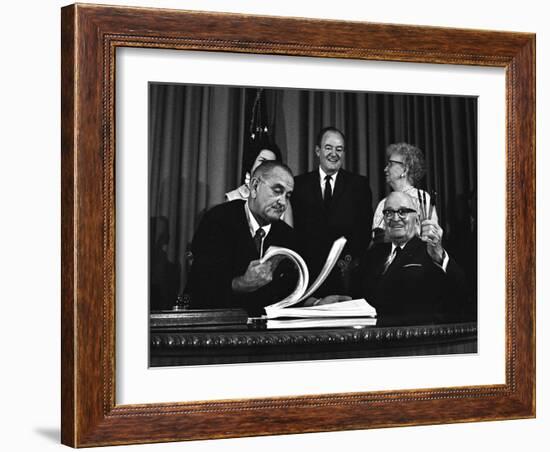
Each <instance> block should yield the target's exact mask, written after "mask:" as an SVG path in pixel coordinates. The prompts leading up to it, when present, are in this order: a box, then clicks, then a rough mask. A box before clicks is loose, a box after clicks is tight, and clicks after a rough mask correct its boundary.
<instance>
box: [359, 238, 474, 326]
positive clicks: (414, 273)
mask: <svg viewBox="0 0 550 452" xmlns="http://www.w3.org/2000/svg"><path fill="white" fill-rule="evenodd" d="M390 252H391V243H382V244H379V245H375V246H374V247H372V248H371V249H370V250H368V251H367V253H366V254H365V256H364V257H363V258H362V259H361V264H360V266H359V268H358V269H357V271H356V274H355V278H354V281H355V293H354V296H355V297H357V298H365V299H366V300H367V302H368V303H369V304H371V305H372V306H374V307H375V308H376V311H377V314H378V318H379V319H380V320H381V321H382V323H384V321H388V320H389V321H390V323H393V322H394V321H395V320H399V321H403V322H404V323H408V322H414V321H420V322H429V323H440V322H445V321H458V320H462V310H463V309H464V307H465V306H467V299H466V291H465V287H464V284H465V279H464V274H463V272H462V270H461V269H460V267H459V266H458V264H457V263H456V262H455V261H454V260H453V259H452V258H449V263H448V265H447V269H446V272H444V271H443V269H442V268H441V267H440V266H438V265H437V264H435V263H434V262H433V260H432V258H431V257H430V256H429V254H428V252H427V249H426V243H425V242H423V241H422V240H420V239H419V238H418V237H414V238H412V239H411V240H410V241H409V242H408V243H407V244H406V245H405V247H404V248H403V250H402V252H401V253H400V254H399V255H398V256H397V257H395V259H394V260H393V262H392V263H391V265H390V266H389V267H388V268H387V270H386V271H384V267H385V264H386V261H387V258H388V256H389V254H390Z"/></svg>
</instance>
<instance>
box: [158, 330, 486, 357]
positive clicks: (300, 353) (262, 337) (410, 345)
mask: <svg viewBox="0 0 550 452" xmlns="http://www.w3.org/2000/svg"><path fill="white" fill-rule="evenodd" d="M379 324H380V326H364V327H359V328H354V327H342V328H318V329H317V328H313V329H310V328H308V329H278V330H268V329H266V328H265V325H264V326H262V324H261V323H259V324H255V325H248V326H246V325H241V326H226V325H224V326H204V327H193V326H185V327H173V326H170V327H161V326H157V327H154V328H151V333H150V365H151V366H152V367H157V366H181V365H202V364H223V363H245V362H266V361H297V360H317V359H337V358H366V357H382V356H418V355H440V354H457V353H477V323H475V322H467V323H453V324H442V325H429V324H421V323H417V324H410V323H409V324H408V325H404V324H403V322H399V321H398V319H395V320H391V321H386V322H379ZM382 325H384V326H382Z"/></svg>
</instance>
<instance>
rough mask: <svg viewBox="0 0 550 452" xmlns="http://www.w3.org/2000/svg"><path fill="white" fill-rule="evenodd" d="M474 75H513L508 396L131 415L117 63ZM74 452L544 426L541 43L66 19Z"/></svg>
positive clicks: (337, 26) (211, 18)
mask: <svg viewBox="0 0 550 452" xmlns="http://www.w3.org/2000/svg"><path fill="white" fill-rule="evenodd" d="M122 47H142V48H151V49H161V48H162V49H174V50H187V51H216V52H233V53H249V54H268V55H287V56H309V57H328V58H339V59H346V58H347V59H356V60H379V61H393V62H417V63H437V64H446V65H452V64H460V65H471V66H485V67H500V68H504V69H505V71H506V93H505V95H506V156H505V159H506V275H505V279H506V286H505V289H506V322H505V328H506V333H505V337H506V347H505V348H506V352H505V383H504V384H498V385H480V386H468V387H450V388H435V389H434V388H423V389H414V390H399V391H377V392H358V393H339V394H321V395H307V396H306V395H303V396H292V397H270V398H247V399H239V400H215V401H204V402H185V401H174V402H171V403H159V404H142V405H118V404H117V403H116V399H115V388H116V385H115V375H116V374H115V369H116V365H117V363H116V360H115V351H116V343H115V316H116V309H115V291H116V290H115V289H116V283H115V239H116V237H115V164H114V162H115V154H116V151H115V95H114V90H115V65H116V63H117V61H116V49H117V48H122ZM61 153H62V350H61V352H62V360H61V361H62V369H61V371H62V372H61V376H62V442H63V443H64V444H67V445H70V446H73V447H85V446H100V445H112V444H131V443H148V442H161V441H179V440H194V439H212V438H227V437H237V436H253V435H270V434H284V433H300V432H319V431H335V430H349V429H363V428H376V427H389V426H402V425H425V424H440V423H450V422H467V421H481V420H497V419H512V418H515V419H517V418H529V417H534V416H535V36H534V35H532V34H527V33H509V32H493V31H479V30H460V29H446V28H435V27H416V26H404V25H385V24H371V23H356V22H340V21H325V20H313V19H298V18H279V17H261V16H247V15H236V14H218V13H203V12H189V11H174V10H159V9H143V8H139V9H138V8H124V7H108V6H92V5H78V4H77V5H71V6H67V7H65V8H63V9H62V150H61Z"/></svg>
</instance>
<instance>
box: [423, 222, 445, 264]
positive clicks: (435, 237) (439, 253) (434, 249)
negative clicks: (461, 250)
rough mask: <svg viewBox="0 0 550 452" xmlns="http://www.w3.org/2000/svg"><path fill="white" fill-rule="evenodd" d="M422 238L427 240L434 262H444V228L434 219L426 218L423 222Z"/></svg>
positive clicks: (429, 252)
mask: <svg viewBox="0 0 550 452" xmlns="http://www.w3.org/2000/svg"><path fill="white" fill-rule="evenodd" d="M420 239H421V240H422V241H424V242H426V245H427V250H428V254H429V255H430V257H431V258H432V260H433V261H434V262H437V263H438V264H440V265H441V264H442V263H443V246H442V244H441V242H442V239H443V229H441V226H439V225H438V224H437V222H435V221H433V220H424V221H422V223H421V232H420Z"/></svg>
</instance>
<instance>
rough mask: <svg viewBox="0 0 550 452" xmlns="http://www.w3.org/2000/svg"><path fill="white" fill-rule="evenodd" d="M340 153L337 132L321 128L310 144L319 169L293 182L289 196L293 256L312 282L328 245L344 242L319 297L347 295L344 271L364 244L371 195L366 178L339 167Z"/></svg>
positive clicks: (342, 144) (341, 136)
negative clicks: (295, 245) (295, 252)
mask: <svg viewBox="0 0 550 452" xmlns="http://www.w3.org/2000/svg"><path fill="white" fill-rule="evenodd" d="M345 151H346V148H345V137H344V134H343V133H342V132H341V131H340V130H338V129H337V128H335V127H325V128H324V129H321V130H320V131H319V133H318V134H317V139H316V145H315V155H316V157H317V158H318V160H319V167H318V168H316V169H315V170H313V171H311V172H309V173H306V174H302V175H300V176H298V177H296V179H295V182H296V184H295V189H294V193H293V195H292V206H293V212H294V229H295V230H296V234H297V236H298V243H299V252H300V254H301V255H302V257H303V258H304V259H305V261H306V263H307V265H308V268H309V272H310V276H311V278H312V279H315V278H316V277H317V275H318V274H319V272H320V271H321V269H322V267H323V265H324V263H325V261H326V258H327V256H328V253H329V251H330V248H331V246H332V244H333V243H334V241H335V240H336V239H338V238H339V237H342V236H344V237H346V239H347V244H346V246H345V248H344V250H343V251H342V255H341V257H340V260H339V261H338V263H337V265H336V266H335V268H334V269H333V270H332V272H331V274H330V275H329V277H328V278H327V280H326V281H325V283H324V284H323V285H322V286H321V287H320V288H319V290H318V291H317V293H316V295H317V296H320V297H322V296H325V295H347V294H348V293H349V290H350V284H349V276H350V270H351V269H352V268H353V266H354V265H356V264H357V263H358V260H359V257H360V256H361V255H362V254H363V252H364V251H365V250H366V249H367V247H368V244H369V242H370V226H371V222H372V194H371V190H370V187H369V183H368V180H367V178H366V177H364V176H361V175H359V174H354V173H351V172H349V171H346V170H344V169H343V168H342V165H343V162H344V156H345Z"/></svg>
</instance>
